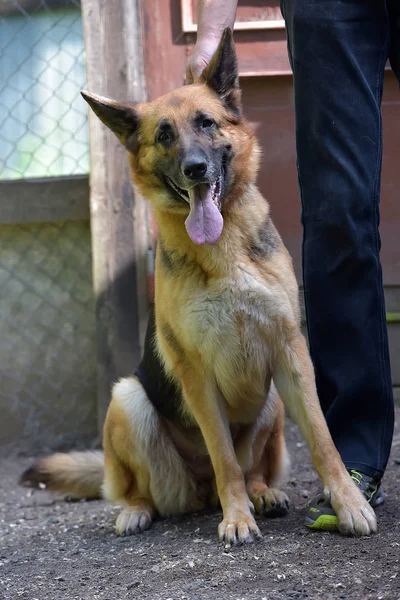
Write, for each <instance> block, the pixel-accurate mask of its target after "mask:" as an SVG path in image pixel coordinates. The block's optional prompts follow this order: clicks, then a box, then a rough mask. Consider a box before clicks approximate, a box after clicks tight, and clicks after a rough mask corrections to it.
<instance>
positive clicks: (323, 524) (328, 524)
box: [304, 515, 338, 531]
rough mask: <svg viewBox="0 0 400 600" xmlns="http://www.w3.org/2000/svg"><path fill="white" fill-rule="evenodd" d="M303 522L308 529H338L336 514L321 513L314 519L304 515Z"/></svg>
mask: <svg viewBox="0 0 400 600" xmlns="http://www.w3.org/2000/svg"><path fill="white" fill-rule="evenodd" d="M304 524H305V526H306V527H308V528H309V529H319V530H322V531H337V530H338V519H337V517H336V515H321V516H319V517H318V519H316V520H315V521H314V520H312V519H310V518H309V517H306V519H305V523H304Z"/></svg>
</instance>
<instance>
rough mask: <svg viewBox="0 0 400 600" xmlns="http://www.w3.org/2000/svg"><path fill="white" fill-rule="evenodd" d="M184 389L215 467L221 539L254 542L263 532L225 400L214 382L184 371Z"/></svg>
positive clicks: (182, 378) (228, 543)
mask: <svg viewBox="0 0 400 600" xmlns="http://www.w3.org/2000/svg"><path fill="white" fill-rule="evenodd" d="M180 376H181V381H182V389H183V393H184V396H185V399H186V402H187V403H188V405H189V407H190V409H191V411H192V413H193V416H194V418H195V419H196V421H197V423H198V425H199V427H200V429H201V432H202V434H203V437H204V441H205V443H206V446H207V450H208V452H209V454H210V458H211V462H212V465H213V468H214V473H215V478H216V483H217V491H218V496H219V499H220V502H221V506H222V510H223V515H224V518H223V521H222V522H221V523H220V525H219V527H218V533H219V538H220V540H221V541H223V542H224V543H225V545H226V546H228V547H229V546H231V545H232V544H236V543H243V542H251V541H253V539H254V538H255V537H260V536H261V533H260V531H259V529H258V527H257V525H256V522H255V520H254V517H253V515H252V514H251V511H250V503H249V497H248V495H247V491H246V484H245V480H244V475H243V472H242V470H241V468H240V465H239V463H238V460H237V458H236V454H235V449H234V446H233V442H232V436H231V432H230V429H229V423H228V418H227V415H226V409H225V406H224V403H225V401H224V399H223V397H222V395H221V393H220V392H219V390H218V388H217V385H216V383H215V382H211V381H209V379H208V378H207V376H206V375H205V374H204V375H203V376H199V374H198V373H193V372H189V371H187V370H185V372H182V373H180Z"/></svg>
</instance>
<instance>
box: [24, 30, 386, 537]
mask: <svg viewBox="0 0 400 600" xmlns="http://www.w3.org/2000/svg"><path fill="white" fill-rule="evenodd" d="M224 35H225V37H224V38H223V40H222V42H221V45H220V48H219V50H218V52H219V54H218V55H217V58H216V59H214V61H213V64H212V66H211V67H210V69H209V70H208V71H207V73H206V72H205V74H204V77H203V80H204V83H199V84H196V85H192V86H188V87H184V88H181V89H179V90H176V91H175V92H173V93H171V94H167V95H166V96H163V97H162V98H159V99H158V100H156V101H155V102H152V103H151V104H148V105H139V106H130V105H127V104H123V105H122V104H118V103H117V102H115V101H110V100H107V99H104V98H101V97H97V96H94V95H88V94H85V98H86V99H87V100H88V102H89V103H90V104H91V106H92V108H93V109H94V110H95V112H96V113H97V114H98V115H99V117H100V118H101V119H102V120H103V121H104V122H105V123H106V124H107V125H108V126H109V127H110V128H111V129H113V130H114V131H115V133H116V134H117V135H118V137H119V139H120V140H121V141H122V142H123V143H124V144H125V145H126V147H127V148H128V150H129V151H130V153H129V160H130V166H131V171H132V177H133V180H134V182H135V183H136V184H137V186H138V187H139V189H140V191H141V193H142V194H143V195H144V196H145V197H147V198H148V199H149V200H150V201H151V203H152V206H153V209H154V214H155V217H156V220H157V224H158V227H159V235H160V243H159V246H158V250H157V258H156V273H155V310H156V327H157V332H156V340H155V343H156V347H157V352H158V354H159V356H160V359H161V361H162V364H163V365H164V369H165V371H166V373H167V374H168V376H169V377H170V378H171V379H173V380H175V381H176V382H178V383H179V385H180V386H181V389H182V392H183V399H184V403H183V406H182V421H181V422H179V423H173V422H169V421H168V420H166V419H164V418H163V417H161V416H160V414H158V412H157V411H156V409H155V408H154V406H153V405H152V404H151V402H150V401H149V399H148V397H147V395H146V392H145V391H144V389H143V387H142V385H141V383H140V382H139V381H138V380H137V379H136V378H135V377H132V378H128V379H123V380H121V381H120V382H119V383H117V384H116V385H115V386H114V389H113V396H112V401H111V404H110V407H109V411H108V414H107V418H106V422H105V427H104V451H105V476H104V485H103V493H104V495H105V497H106V498H108V499H109V500H110V501H112V502H118V503H123V504H125V506H126V508H125V509H124V511H123V512H122V513H121V515H120V516H119V517H118V520H117V530H118V532H119V533H120V534H130V533H138V532H140V531H143V530H144V529H146V528H147V527H149V525H150V524H151V520H152V518H153V517H154V516H156V515H157V514H158V515H169V514H174V513H184V512H189V511H196V510H199V509H201V508H203V507H206V506H211V505H215V504H216V502H217V499H219V501H220V503H221V506H222V510H223V521H222V522H221V524H220V526H219V535H220V538H221V539H222V540H224V542H225V543H226V544H227V545H230V544H233V543H236V542H245V541H251V539H253V538H254V537H257V536H259V530H258V527H257V525H256V522H255V520H254V517H253V515H252V513H251V503H252V504H253V505H254V507H255V509H256V510H257V512H259V513H260V514H273V513H274V512H275V513H277V514H283V513H284V512H286V510H287V502H288V499H287V496H286V494H284V493H283V492H281V491H280V490H279V489H277V488H276V486H277V485H279V481H280V479H281V478H282V475H283V473H284V471H285V469H286V467H287V464H288V459H287V452H286V446H285V440H284V434H283V424H284V412H283V406H282V402H281V400H280V398H279V397H278V395H277V393H276V390H275V387H274V384H275V386H276V388H277V390H278V392H279V395H280V396H281V398H282V399H283V400H284V402H285V404H286V406H287V407H288V409H289V411H290V412H291V414H292V416H293V418H294V419H295V420H296V421H297V423H298V424H299V426H300V429H301V431H302V433H303V435H304V437H305V438H306V440H307V443H308V444H309V446H310V449H311V453H312V458H313V462H314V465H315V468H316V469H317V471H318V473H319V475H320V477H321V479H322V482H323V484H324V486H325V488H326V489H327V490H329V493H330V494H331V499H332V505H333V508H334V509H335V511H336V513H337V515H338V518H339V526H340V529H341V531H343V532H344V533H348V534H351V533H357V534H369V533H370V532H372V531H374V530H375V529H376V521H375V516H374V513H373V510H372V509H371V507H370V506H369V505H368V503H367V502H366V501H365V500H364V498H363V496H362V495H361V493H360V492H359V491H358V490H357V488H356V486H355V485H354V483H353V482H352V480H351V479H350V477H349V475H348V473H347V472H346V470H345V468H344V465H343V463H342V461H341V459H340V456H339V454H338V452H337V450H336V449H335V447H334V445H333V442H332V439H331V437H330V434H329V431H328V428H327V426H326V423H325V420H324V418H323V415H322V412H321V409H320V405H319V402H318V398H317V393H316V388H315V381H314V373H313V368H312V364H311V360H310V357H309V354H308V350H307V346H306V342H305V340H304V337H303V336H302V334H301V331H300V309H299V302H298V289H297V283H296V279H295V275H294V272H293V268H292V262H291V259H290V257H289V254H288V252H287V251H286V249H285V247H284V246H283V244H282V241H281V239H280V237H279V236H278V234H277V233H276V231H275V229H274V227H273V225H272V222H271V220H270V217H269V206H268V203H267V201H266V200H265V198H263V197H262V195H261V193H260V192H259V190H258V189H257V187H256V185H255V180H256V174H257V169H258V161H259V154H260V152H259V147H258V144H257V141H256V139H255V137H254V135H253V133H252V132H251V131H250V130H249V128H248V126H247V125H246V123H245V122H244V120H243V119H242V118H241V116H240V114H239V112H238V111H239V105H238V104H237V103H238V97H239V92H238V88H237V87H234V93H232V94H231V95H230V96H229V94H228V96H226V93H225V92H226V89H225V88H224V89H222V91H221V92H220V97H219V96H218V93H215V92H216V89H215V87H214V88H213V87H212V86H215V85H216V84H215V80H213V79H212V72H213V69H215V68H218V61H220V62H221V61H222V60H226V57H227V56H228V55H229V56H230V57H231V59H232V61H233V63H232V64H233V66H235V60H236V59H235V57H234V49H232V40H231V38H229V36H227V34H224ZM229 40H230V41H229ZM224 44H227V47H226V48H227V49H226V48H225V46H224ZM224 48H225V51H226V52H228V54H227V53H226V52H225V55H224ZM221 57H222V58H221ZM225 66H226V65H225ZM225 72H226V69H225ZM213 81H214V83H213ZM217 82H218V78H217ZM232 85H233V86H235V83H233V84H232ZM217 92H218V90H217ZM226 98H228V100H227V99H226ZM228 101H229V102H231V105H230V106H229V107H227V105H226V102H228ZM110 108H111V109H112V110H110ZM199 111H204V112H206V113H207V114H211V115H212V116H213V118H214V120H215V122H216V123H217V126H218V130H216V131H215V133H213V137H212V142H209V141H207V142H204V141H201V140H204V138H201V140H200V138H199V140H200V141H201V143H204V144H206V143H207V144H209V143H212V144H214V145H218V144H229V145H230V147H231V148H232V155H233V158H232V162H231V165H230V177H231V179H230V186H229V189H228V191H227V193H226V196H225V197H224V199H223V205H222V209H221V211H222V214H223V218H224V227H223V231H222V235H221V237H220V239H219V240H218V242H217V243H215V244H212V245H205V246H199V245H196V244H195V243H193V242H192V241H191V239H190V238H189V236H188V234H187V232H186V230H185V225H184V223H185V219H186V218H187V215H188V207H187V206H185V203H177V202H176V201H174V200H173V199H171V196H170V194H169V192H168V191H167V189H166V187H165V185H164V184H163V182H162V180H161V179H160V177H159V175H158V172H157V165H158V164H159V163H160V161H165V160H167V161H169V160H171V161H172V160H176V157H177V150H176V149H174V147H173V146H172V147H171V148H166V147H164V146H161V145H160V144H157V143H155V142H154V139H155V131H156V129H157V126H158V125H157V124H158V123H159V122H160V119H169V120H170V121H172V122H173V123H174V124H175V126H176V128H177V131H178V132H179V136H180V137H179V140H180V144H181V148H184V147H185V144H187V140H188V139H189V137H190V135H193V132H192V130H191V129H190V127H192V126H191V125H190V123H192V122H193V115H195V114H197V113H198V112H199ZM235 111H236V112H235ZM116 113H117V114H118V118H117V119H116V118H115V114H116ZM121 123H122V125H121ZM125 124H126V127H125ZM124 127H125V129H124ZM199 143H200V142H199ZM260 232H261V233H260ZM260 235H261V236H263V240H262V241H261V242H259V238H260ZM257 243H261V246H257ZM168 261H169V262H168ZM174 261H175V262H174ZM166 331H167V332H169V335H167V334H166ZM171 332H172V335H173V340H174V343H171ZM272 380H273V382H274V383H272ZM75 458H77V457H75ZM75 458H74V457H73V456H72V455H71V458H70V459H63V461H64V468H61V464H62V463H61V459H60V458H53V459H52V458H50V459H45V461H44V462H41V463H39V465H37V466H36V469H37V470H38V471H40V470H41V469H43V468H45V469H46V470H47V472H48V473H50V475H49V478H48V481H51V487H52V488H54V489H58V490H60V491H67V490H68V486H69V484H70V483H71V484H72V487H73V488H74V490H75V491H77V490H79V485H78V484H77V482H76V480H77V479H78V478H79V475H80V474H81V469H80V467H79V464H80V463H79V461H80V458H79V461H78V462H75ZM68 461H70V462H68ZM74 462H75V464H76V469H74V468H71V465H72V463H74ZM44 465H45V466H44ZM65 465H70V466H69V467H68V468H66V467H65ZM71 473H73V475H72V476H71ZM85 477H86V475H85ZM89 488H90V486H89ZM82 489H84V488H82Z"/></svg>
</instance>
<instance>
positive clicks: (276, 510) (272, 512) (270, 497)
mask: <svg viewBox="0 0 400 600" xmlns="http://www.w3.org/2000/svg"><path fill="white" fill-rule="evenodd" d="M251 499H252V501H253V504H254V506H255V509H256V511H257V512H258V514H260V515H264V516H265V517H269V518H275V517H284V516H285V515H287V513H288V512H289V498H288V497H287V495H286V494H285V492H281V490H276V489H274V488H268V487H267V486H265V490H264V491H262V492H261V491H260V493H259V494H257V496H253V497H252V498H251Z"/></svg>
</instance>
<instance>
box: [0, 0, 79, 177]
mask: <svg viewBox="0 0 400 600" xmlns="http://www.w3.org/2000/svg"><path fill="white" fill-rule="evenodd" d="M84 84H85V56H84V40H83V32H82V20H81V11H80V4H79V2H78V1H77V0H19V1H16V0H0V179H14V178H20V177H47V176H58V175H72V174H78V173H87V172H88V169H89V152H88V132H87V123H86V122H87V111H86V104H85V102H83V100H82V99H81V97H80V95H79V93H78V92H79V90H80V89H82V88H83V87H84Z"/></svg>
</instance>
